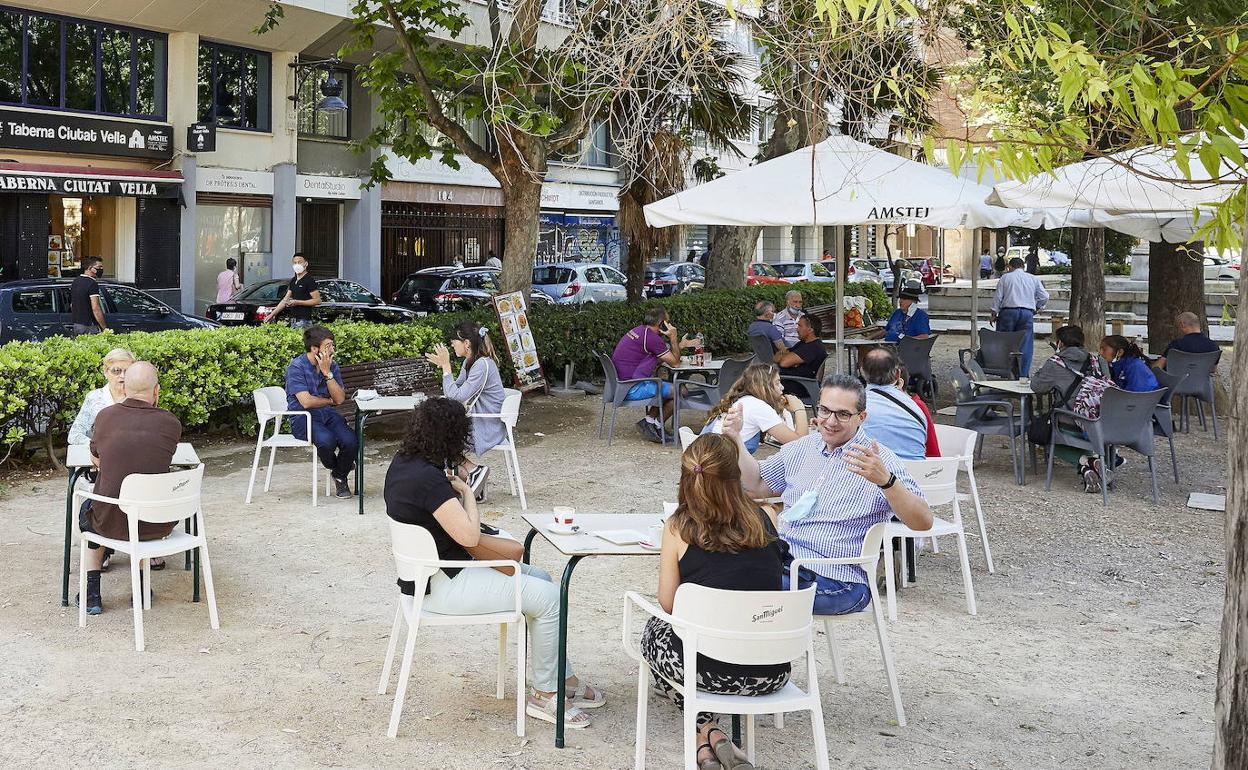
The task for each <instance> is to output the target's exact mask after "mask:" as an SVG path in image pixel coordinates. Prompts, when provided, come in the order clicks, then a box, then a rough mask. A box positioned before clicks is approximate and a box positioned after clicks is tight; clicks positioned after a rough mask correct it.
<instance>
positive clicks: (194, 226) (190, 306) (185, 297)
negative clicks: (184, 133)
mask: <svg viewBox="0 0 1248 770" xmlns="http://www.w3.org/2000/svg"><path fill="white" fill-rule="evenodd" d="M174 133H175V134H176V133H177V132H176V131H175V132H174ZM196 168H197V165H196V161H195V156H194V155H183V156H182V179H183V182H182V200H183V206H182V232H181V235H180V236H179V237H180V241H181V242H180V243H179V247H178V274H179V275H180V276H181V284H182V287H181V288H182V307H181V310H182V312H183V313H193V312H195V256H196V252H197V244H198V242H199V241H198V236H199V223H198V222H197V221H196V214H195V171H196Z"/></svg>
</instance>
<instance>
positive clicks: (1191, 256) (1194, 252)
mask: <svg viewBox="0 0 1248 770" xmlns="http://www.w3.org/2000/svg"><path fill="white" fill-rule="evenodd" d="M1204 250H1205V246H1204V244H1203V243H1200V242H1197V243H1188V244H1183V245H1180V244H1175V243H1150V244H1148V349H1149V351H1150V352H1152V353H1161V352H1163V351H1164V350H1165V349H1166V346H1167V345H1169V344H1170V341H1171V340H1173V339H1174V338H1175V337H1178V336H1179V327H1178V325H1177V324H1175V322H1174V319H1175V317H1176V316H1178V314H1179V313H1184V312H1187V311H1191V312H1193V313H1195V314H1196V317H1197V318H1199V319H1200V328H1201V329H1203V330H1204V331H1205V332H1206V333H1207V332H1208V331H1209V321H1208V320H1207V319H1206V317H1205V268H1204V259H1203V256H1204ZM1228 510H1229V509H1228Z"/></svg>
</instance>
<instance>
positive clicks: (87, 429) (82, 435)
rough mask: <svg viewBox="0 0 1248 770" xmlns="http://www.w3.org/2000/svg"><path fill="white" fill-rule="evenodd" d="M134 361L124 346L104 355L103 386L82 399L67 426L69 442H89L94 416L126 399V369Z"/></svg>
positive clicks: (93, 427)
mask: <svg viewBox="0 0 1248 770" xmlns="http://www.w3.org/2000/svg"><path fill="white" fill-rule="evenodd" d="M132 363H134V354H133V353H131V352H130V351H129V350H126V349H125V348H114V349H113V350H110V351H108V355H106V356H104V363H103V365H102V367H101V368H102V369H103V370H104V387H102V388H96V389H95V390H93V391H91V392H89V393H87V397H86V398H85V399H83V401H82V408H81V409H79V410H78V416H77V417H75V418H74V424H73V425H72V426H70V428H69V443H71V444H89V443H91V434H92V432H93V431H94V430H95V416H96V415H97V414H99V413H100V412H102V411H104V409H105V408H107V407H110V406H112V405H113V404H120V403H121V402H122V401H125V400H126V394H125V388H124V385H125V383H126V369H129V368H130V364H132Z"/></svg>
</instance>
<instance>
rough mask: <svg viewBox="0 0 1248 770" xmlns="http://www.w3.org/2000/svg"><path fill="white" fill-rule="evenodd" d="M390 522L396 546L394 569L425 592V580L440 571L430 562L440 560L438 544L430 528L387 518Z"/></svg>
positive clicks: (391, 537)
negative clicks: (434, 540)
mask: <svg viewBox="0 0 1248 770" xmlns="http://www.w3.org/2000/svg"><path fill="white" fill-rule="evenodd" d="M387 520H388V521H389V522H390V542H391V545H392V547H393V548H394V569H395V572H397V573H398V575H399V579H401V580H411V581H413V582H415V583H416V590H417V591H418V592H419V593H421V594H423V593H424V592H425V581H426V580H428V579H429V576H430V575H432V574H433V573H435V572H437V571H438V568H437V567H434V566H432V565H430V564H428V563H429V562H434V561H437V560H438V546H437V544H435V543H434V542H433V535H431V534H430V533H429V530H427V529H425V528H424V527H420V526H417V525H415V524H404V523H403V522H401V521H395V520H394V519H390V518H387ZM422 563H423V564H422Z"/></svg>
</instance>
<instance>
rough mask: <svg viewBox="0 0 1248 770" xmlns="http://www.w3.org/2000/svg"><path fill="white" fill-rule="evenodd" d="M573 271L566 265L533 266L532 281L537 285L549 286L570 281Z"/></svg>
mask: <svg viewBox="0 0 1248 770" xmlns="http://www.w3.org/2000/svg"><path fill="white" fill-rule="evenodd" d="M573 277H574V273H573V272H572V270H571V269H570V268H567V267H556V266H554V265H545V266H543V267H535V268H533V283H535V284H537V285H539V286H550V285H551V284H556V283H570V282H571V281H572V278H573Z"/></svg>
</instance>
